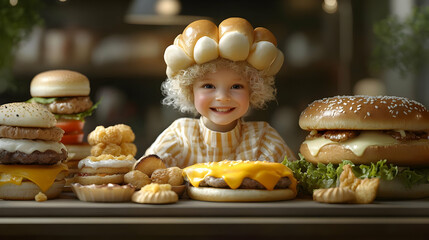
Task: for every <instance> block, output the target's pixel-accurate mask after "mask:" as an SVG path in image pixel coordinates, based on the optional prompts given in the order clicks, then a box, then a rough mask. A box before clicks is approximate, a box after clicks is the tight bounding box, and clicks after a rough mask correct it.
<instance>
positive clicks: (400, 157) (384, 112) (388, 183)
mask: <svg viewBox="0 0 429 240" xmlns="http://www.w3.org/2000/svg"><path fill="white" fill-rule="evenodd" d="M299 125H300V127H301V128H302V129H304V130H307V131H309V134H308V136H307V137H306V139H305V141H304V142H303V143H302V144H301V147H300V153H301V159H300V160H297V161H288V160H285V162H284V164H285V165H286V166H288V167H289V168H291V169H292V170H293V171H294V173H295V175H296V176H297V178H298V181H299V182H300V189H301V190H303V191H304V192H308V193H312V191H313V190H314V189H318V188H331V187H336V184H337V182H338V178H339V176H340V174H341V172H342V166H343V165H345V164H349V165H352V167H353V172H354V174H355V175H356V176H358V177H361V178H373V177H377V178H380V179H381V180H380V186H379V189H378V193H377V197H378V198H423V197H429V175H428V174H429V137H428V135H429V134H428V133H429V111H428V110H427V109H426V107H425V106H424V105H422V104H421V103H419V102H416V101H414V100H410V99H407V98H403V97H394V96H376V97H374V96H336V97H331V98H325V99H321V100H316V101H314V102H312V103H311V104H309V105H308V107H307V108H306V109H305V110H304V111H303V112H302V113H301V116H300V119H299Z"/></svg>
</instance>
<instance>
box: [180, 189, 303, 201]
mask: <svg viewBox="0 0 429 240" xmlns="http://www.w3.org/2000/svg"><path fill="white" fill-rule="evenodd" d="M187 193H188V196H189V197H190V198H192V199H195V200H201V201H211V202H264V201H281V200H290V199H293V198H295V196H296V194H295V192H294V191H292V190H291V189H275V190H271V191H269V190H258V189H226V188H213V187H193V186H191V185H190V186H188V190H187Z"/></svg>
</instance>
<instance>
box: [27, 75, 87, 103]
mask: <svg viewBox="0 0 429 240" xmlns="http://www.w3.org/2000/svg"><path fill="white" fill-rule="evenodd" d="M89 92H90V86H89V80H88V78H87V77H86V76H85V75H83V74H81V73H78V72H75V71H69V70H52V71H46V72H42V73H39V74H37V75H36V76H35V77H34V78H33V80H32V81H31V84H30V93H31V96H32V97H72V96H88V95H89Z"/></svg>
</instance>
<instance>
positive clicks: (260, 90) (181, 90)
mask: <svg viewBox="0 0 429 240" xmlns="http://www.w3.org/2000/svg"><path fill="white" fill-rule="evenodd" d="M221 68H227V69H231V70H233V71H235V72H237V73H238V74H240V75H241V76H243V77H244V79H248V81H249V86H250V106H251V107H253V108H255V109H262V108H264V107H266V103H267V102H269V101H271V100H275V95H276V88H275V85H274V77H273V76H266V75H264V72H263V71H258V70H257V69H255V68H254V67H252V66H250V65H249V64H248V63H247V62H245V61H240V62H233V61H230V60H227V59H223V58H219V59H216V60H213V61H211V62H208V63H204V64H201V65H199V64H195V65H193V66H191V67H189V68H187V69H185V70H181V71H180V72H179V73H178V74H176V75H175V76H174V77H173V78H167V80H165V81H164V82H163V83H162V86H161V90H162V93H163V94H164V96H165V98H164V99H163V101H162V103H163V104H164V105H168V106H173V107H174V108H176V109H179V111H181V112H183V113H186V112H189V113H194V114H198V112H197V110H196V109H195V106H194V94H193V84H194V82H195V80H197V79H201V78H203V77H204V76H205V75H206V74H207V73H214V72H216V70H217V69H221Z"/></svg>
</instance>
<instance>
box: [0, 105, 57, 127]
mask: <svg viewBox="0 0 429 240" xmlns="http://www.w3.org/2000/svg"><path fill="white" fill-rule="evenodd" d="M56 122H57V120H56V119H55V116H54V114H52V113H51V112H49V110H47V109H46V108H45V107H43V106H42V105H40V104H36V103H24V102H15V103H8V104H3V105H1V106H0V124H1V125H7V126H15V127H40V128H51V127H54V126H55V124H56Z"/></svg>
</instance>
